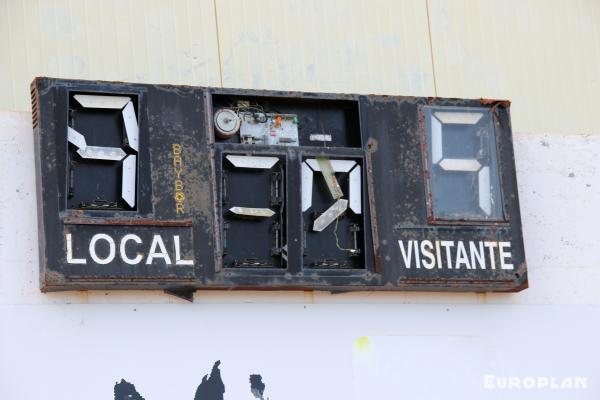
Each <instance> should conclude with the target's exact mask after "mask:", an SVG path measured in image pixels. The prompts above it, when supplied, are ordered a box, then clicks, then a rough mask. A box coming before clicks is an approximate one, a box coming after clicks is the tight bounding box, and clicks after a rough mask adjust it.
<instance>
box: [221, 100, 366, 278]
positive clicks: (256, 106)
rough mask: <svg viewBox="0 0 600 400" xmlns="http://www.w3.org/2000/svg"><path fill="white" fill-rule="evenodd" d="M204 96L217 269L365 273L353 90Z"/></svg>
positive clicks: (358, 139) (359, 147) (360, 155)
mask: <svg viewBox="0 0 600 400" xmlns="http://www.w3.org/2000/svg"><path fill="white" fill-rule="evenodd" d="M211 101H212V110H213V118H212V121H213V124H214V127H213V128H214V136H213V138H214V143H215V148H216V150H217V157H216V159H217V160H218V168H217V177H219V174H220V179H219V178H218V179H217V181H218V182H219V186H218V192H219V195H220V206H221V210H220V212H219V215H220V218H221V230H220V231H221V246H222V252H221V256H222V265H223V267H225V268H238V269H246V270H247V272H246V273H244V272H239V270H238V273H237V275H236V276H237V278H240V274H249V275H252V274H254V273H259V272H260V270H267V269H271V271H272V272H274V273H279V274H281V275H286V274H288V275H289V274H290V273H295V274H298V275H299V278H298V279H300V280H302V279H304V278H302V276H304V274H306V273H311V274H316V275H321V274H328V273H334V274H336V273H337V274H338V276H340V277H341V276H342V275H339V274H340V273H341V274H344V271H347V272H350V273H351V274H350V275H349V276H353V277H354V278H353V279H356V276H355V275H354V274H353V273H352V272H353V271H359V274H365V273H367V272H369V271H368V267H367V263H365V243H366V240H365V225H366V224H365V219H364V218H365V213H364V212H363V209H362V208H363V173H362V165H363V157H364V151H363V149H362V145H361V143H362V140H361V130H360V124H359V120H360V118H359V111H358V101H357V100H356V98H354V99H348V98H347V99H320V98H313V99H308V98H301V97H297V98H291V97H285V96H259V95H257V94H256V93H254V94H253V95H248V96H242V95H238V94H225V93H222V92H221V93H218V92H217V93H213V94H212V96H211ZM368 264H369V268H372V263H368ZM371 272H372V271H371ZM241 276H242V277H244V276H248V275H241ZM240 279H241V278H240Z"/></svg>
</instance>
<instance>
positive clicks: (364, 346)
mask: <svg viewBox="0 0 600 400" xmlns="http://www.w3.org/2000/svg"><path fill="white" fill-rule="evenodd" d="M372 347H373V344H372V343H371V341H370V340H369V337H368V336H361V337H359V338H358V339H356V340H355V341H354V350H355V351H358V352H363V353H366V352H369V351H371V348H372Z"/></svg>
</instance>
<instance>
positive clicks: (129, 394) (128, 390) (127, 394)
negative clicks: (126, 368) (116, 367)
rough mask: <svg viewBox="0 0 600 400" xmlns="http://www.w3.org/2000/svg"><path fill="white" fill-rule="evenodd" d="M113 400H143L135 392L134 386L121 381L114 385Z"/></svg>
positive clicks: (123, 380)
mask: <svg viewBox="0 0 600 400" xmlns="http://www.w3.org/2000/svg"><path fill="white" fill-rule="evenodd" d="M115 400H145V399H144V398H143V397H142V395H140V394H139V393H138V391H137V390H135V385H133V384H132V383H129V382H127V381H126V380H125V379H121V382H117V383H115Z"/></svg>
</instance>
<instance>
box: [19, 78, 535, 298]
mask: <svg viewBox="0 0 600 400" xmlns="http://www.w3.org/2000/svg"><path fill="white" fill-rule="evenodd" d="M31 94H32V105H33V127H34V134H35V151H36V175H37V185H38V214H39V226H40V235H39V237H40V270H41V274H40V279H41V288H42V290H44V291H50V290H69V289H115V288H117V289H134V288H135V289H165V290H169V291H171V292H173V293H178V294H180V295H184V294H185V295H186V296H187V298H190V293H191V292H192V291H193V290H195V289H198V288H211V289H218V288H225V289H242V288H259V289H290V290H291V289H322V290H336V291H338V290H463V291H466V290H469V291H470V290H475V291H490V290H493V291H518V290H521V289H523V288H525V287H527V268H526V264H525V252H524V246H523V237H522V230H521V220H520V212H519V203H518V192H517V182H516V174H515V163H514V154H513V148H512V135H511V129H510V116H509V104H508V102H505V101H492V100H461V99H439V98H415V97H401V96H396V97H393V96H373V95H369V96H359V95H351V94H350V95H346V94H321V93H295V92H273V91H257V90H241V89H224V88H203V87H189V86H181V87H180V86H171V85H146V84H130V83H114V82H110V83H109V82H99V81H93V82H92V81H75V80H61V79H52V78H37V79H36V80H34V82H33V83H32V91H31Z"/></svg>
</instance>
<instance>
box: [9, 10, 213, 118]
mask: <svg viewBox="0 0 600 400" xmlns="http://www.w3.org/2000/svg"><path fill="white" fill-rule="evenodd" d="M35 76H53V77H61V78H80V79H102V80H120V81H132V82H148V83H173V84H188V85H205V86H208V85H210V86H219V85H220V73H219V58H218V49H217V35H216V23H215V12H214V3H213V1H212V0H201V1H195V0H173V1H159V0H151V1H148V0H110V1H96V0H87V1H80V0H37V1H36V0H26V1H18V0H0V109H15V110H29V109H30V108H31V106H30V103H29V83H30V82H31V80H32V79H33V77H35Z"/></svg>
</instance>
